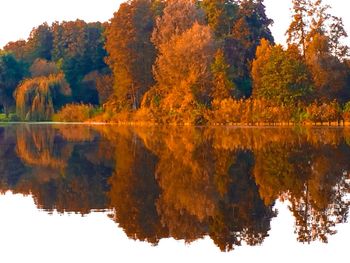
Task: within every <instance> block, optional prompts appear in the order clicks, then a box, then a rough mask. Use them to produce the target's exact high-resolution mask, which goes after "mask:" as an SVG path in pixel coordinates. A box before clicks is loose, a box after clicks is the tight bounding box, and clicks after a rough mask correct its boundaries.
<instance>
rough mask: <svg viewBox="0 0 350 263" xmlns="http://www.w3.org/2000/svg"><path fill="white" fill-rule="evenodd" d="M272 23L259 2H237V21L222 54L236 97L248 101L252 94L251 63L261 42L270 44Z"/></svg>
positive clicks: (226, 39) (247, 0) (253, 0)
mask: <svg viewBox="0 0 350 263" xmlns="http://www.w3.org/2000/svg"><path fill="white" fill-rule="evenodd" d="M272 23H273V20H271V19H269V18H268V17H267V15H266V12H265V5H264V1H263V0H241V1H239V10H238V13H237V18H236V20H235V22H234V24H233V26H232V31H231V35H230V37H228V38H225V42H224V51H225V57H226V61H227V62H228V64H229V65H230V66H231V71H232V72H233V75H232V76H233V81H234V83H235V84H236V85H237V89H238V90H239V92H240V94H239V95H240V97H249V96H250V95H251V93H252V81H251V77H250V67H251V62H252V60H253V59H254V58H255V52H256V48H257V47H258V46H259V44H260V41H261V39H263V38H265V39H267V40H269V41H270V42H271V43H273V42H274V39H273V36H272V34H271V31H270V29H269V27H270V25H272Z"/></svg>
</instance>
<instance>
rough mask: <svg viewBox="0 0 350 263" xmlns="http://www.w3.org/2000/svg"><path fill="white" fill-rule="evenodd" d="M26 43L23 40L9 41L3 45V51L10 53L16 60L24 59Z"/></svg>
mask: <svg viewBox="0 0 350 263" xmlns="http://www.w3.org/2000/svg"><path fill="white" fill-rule="evenodd" d="M26 44H27V41H25V40H17V41H15V42H12V41H11V42H8V43H7V44H6V45H5V46H4V51H6V52H9V53H12V54H13V55H14V56H15V58H16V59H17V60H25V59H26V56H27V51H26Z"/></svg>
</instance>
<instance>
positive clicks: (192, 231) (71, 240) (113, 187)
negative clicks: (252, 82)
mask: <svg viewBox="0 0 350 263" xmlns="http://www.w3.org/2000/svg"><path fill="white" fill-rule="evenodd" d="M0 144H1V147H0V192H1V196H0V211H1V216H0V233H1V235H0V247H1V248H2V249H1V250H2V251H1V255H0V260H1V259H3V261H4V262H20V261H29V262H32V261H35V262H114V261H117V260H118V259H126V261H128V262H134V261H141V260H142V261H146V262H147V261H150V260H152V262H164V261H166V262H179V261H185V262H187V261H189V260H192V261H204V262H207V261H214V260H215V262H233V261H234V260H241V261H243V260H244V261H246V262H250V261H257V260H259V261H261V260H262V258H265V259H266V260H268V261H269V262H280V261H281V260H283V262H295V261H296V260H300V261H302V262H305V261H306V260H313V261H314V260H317V258H319V260H318V261H320V262H324V261H327V260H329V261H330V260H334V257H335V256H336V257H340V258H344V257H346V256H347V254H348V252H347V250H346V249H345V248H346V246H347V244H349V242H350V227H349V224H348V223H347V219H348V213H349V205H350V199H349V192H350V175H349V172H350V129H348V128H335V127H333V128H326V127H318V128H303V127H301V128H249V127H247V128H233V127H231V128H230V127H213V128H199V127H198V128H196V127H176V126H169V127H163V126H154V127H130V126H112V125H96V126H88V125H79V124H75V125H69V124H67V125H65V124H55V125H49V124H12V125H4V124H3V125H1V126H0Z"/></svg>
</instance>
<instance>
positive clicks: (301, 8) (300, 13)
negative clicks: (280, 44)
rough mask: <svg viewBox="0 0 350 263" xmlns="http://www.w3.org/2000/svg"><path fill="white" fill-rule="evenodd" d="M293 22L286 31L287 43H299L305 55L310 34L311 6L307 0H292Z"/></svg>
mask: <svg viewBox="0 0 350 263" xmlns="http://www.w3.org/2000/svg"><path fill="white" fill-rule="evenodd" d="M292 3H293V8H292V12H293V15H292V22H291V24H290V25H289V28H288V30H287V32H286V35H287V43H288V44H289V45H292V44H295V45H297V46H298V47H299V48H300V50H301V52H302V55H303V56H305V50H306V45H307V43H306V39H307V35H308V26H309V22H308V20H307V16H308V14H309V12H310V6H309V3H308V2H307V0H292Z"/></svg>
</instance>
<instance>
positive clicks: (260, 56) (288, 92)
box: [252, 40, 311, 104]
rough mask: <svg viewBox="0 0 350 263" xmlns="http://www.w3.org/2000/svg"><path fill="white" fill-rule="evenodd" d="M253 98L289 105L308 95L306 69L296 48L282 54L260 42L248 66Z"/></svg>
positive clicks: (290, 48) (309, 87)
mask: <svg viewBox="0 0 350 263" xmlns="http://www.w3.org/2000/svg"><path fill="white" fill-rule="evenodd" d="M252 78H253V87H254V89H253V96H254V97H255V98H264V99H267V100H269V101H271V102H273V103H278V104H293V103H295V102H296V101H298V100H301V99H305V96H306V95H307V94H308V93H309V92H310V91H311V82H310V76H309V72H308V68H307V66H306V64H305V63H303V60H302V57H301V55H300V54H299V51H298V49H297V47H296V46H290V47H289V48H288V49H287V50H286V51H285V50H284V49H283V47H282V46H280V45H277V46H271V45H270V43H269V42H268V41H267V40H262V42H261V45H260V46H259V47H258V49H257V52H256V59H255V60H254V61H253V65H252Z"/></svg>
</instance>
